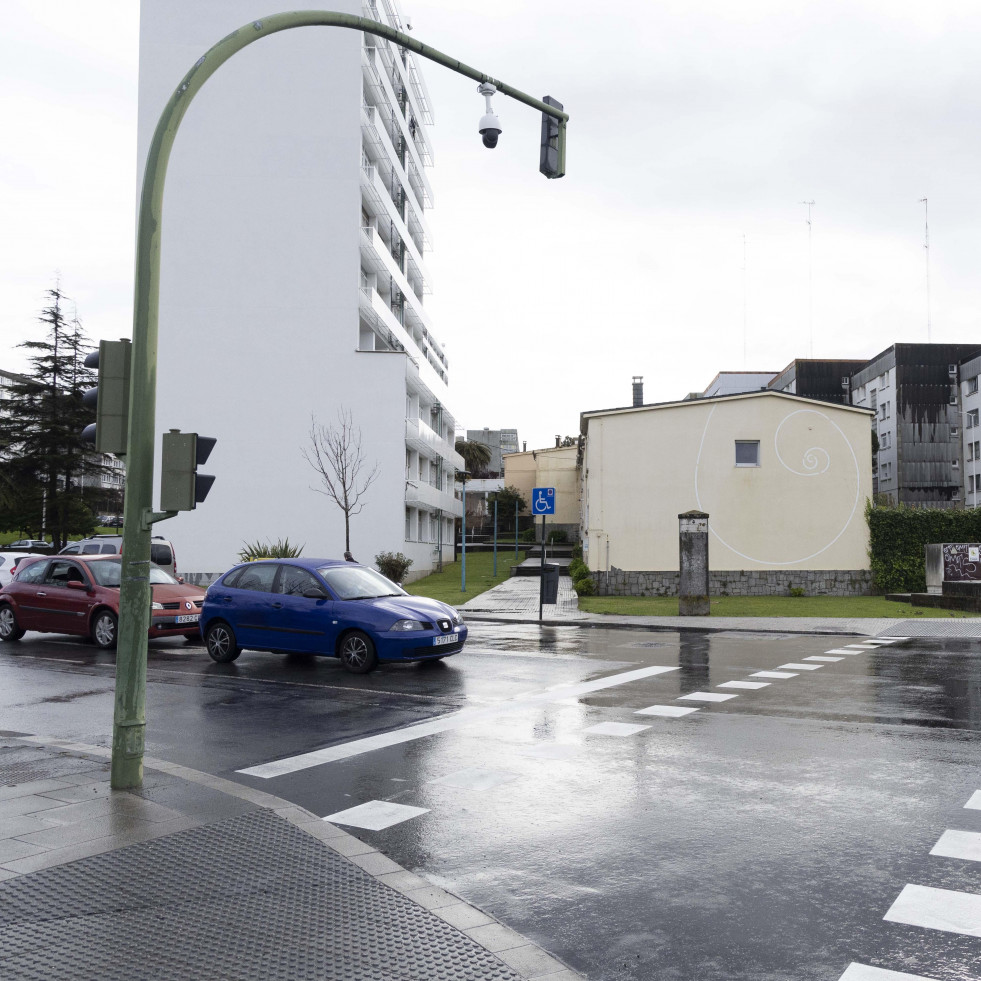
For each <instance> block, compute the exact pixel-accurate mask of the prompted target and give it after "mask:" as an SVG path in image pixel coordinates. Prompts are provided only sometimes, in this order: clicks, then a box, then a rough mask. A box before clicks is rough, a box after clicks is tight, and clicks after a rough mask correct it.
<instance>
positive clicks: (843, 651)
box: [824, 647, 861, 657]
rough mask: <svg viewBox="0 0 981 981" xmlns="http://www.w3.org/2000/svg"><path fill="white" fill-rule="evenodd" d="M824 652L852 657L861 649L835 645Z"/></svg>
mask: <svg viewBox="0 0 981 981" xmlns="http://www.w3.org/2000/svg"><path fill="white" fill-rule="evenodd" d="M824 653H825V654H848V655H849V656H850V657H854V656H855V655H856V654H860V653H861V651H850V650H848V649H847V648H845V647H835V648H833V649H832V650H830V651H825V652H824Z"/></svg>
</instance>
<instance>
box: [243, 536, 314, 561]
mask: <svg viewBox="0 0 981 981" xmlns="http://www.w3.org/2000/svg"><path fill="white" fill-rule="evenodd" d="M303 549H304V546H303V545H300V546H296V545H290V540H289V539H288V538H281V539H279V540H278V541H277V542H276V544H275V545H274V544H273V543H272V542H258V541H257V542H242V548H241V549H240V550H239V553H238V557H239V559H241V561H243V562H256V561H258V560H259V559H296V558H299V557H300V555H301V554H302V552H303Z"/></svg>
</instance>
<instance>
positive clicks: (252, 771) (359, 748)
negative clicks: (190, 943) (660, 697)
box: [237, 665, 678, 780]
mask: <svg viewBox="0 0 981 981" xmlns="http://www.w3.org/2000/svg"><path fill="white" fill-rule="evenodd" d="M677 670H678V666H677V665H673V666H671V667H668V666H663V665H655V666H652V667H647V668H638V669H637V670H635V671H624V672H622V673H621V674H614V675H607V676H606V677H605V678H597V679H595V680H594V681H584V682H581V683H579V684H575V685H556V686H555V687H554V688H550V689H547V690H545V691H540V692H533V693H529V694H527V695H524V696H522V697H521V698H512V699H509V700H508V701H506V702H499V703H497V704H495V705H487V706H481V707H480V708H467V709H463V710H461V711H459V712H452V713H450V714H449V715H444V716H440V717H439V718H436V719H431V720H429V721H428V722H420V723H418V724H416V725H412V726H407V727H405V728H402V729H396V730H394V731H393V732H383V733H379V734H378V735H376V736H367V737H365V738H364V739H354V740H352V741H351V742H347V743H340V744H339V745H336V746H327V747H325V748H324V749H317V750H314V751H313V752H311V753H301V754H300V755H298V756H290V757H287V758H285V759H282V760H273V761H272V762H270V763H262V764H260V765H258V766H250V767H247V768H246V769H243V770H238V771H237V772H238V773H242V774H244V775H246V776H250V777H261V778H262V779H264V780H268V779H269V778H271V777H279V776H283V775H284V774H287V773H295V772H296V771H297V770H305V769H307V768H308V767H311V766H320V765H321V764H322V763H333V762H335V761H337V760H346V759H350V758H351V757H352V756H360V755H361V754H362V753H370V752H372V751H373V750H376V749H385V748H387V747H389V746H397V745H399V744H400V743H407V742H412V741H413V740H416V739H423V738H425V737H426V736H433V735H435V734H437V733H440V732H449V731H450V730H453V729H462V728H464V727H465V726H470V725H474V724H476V723H480V722H486V721H488V720H490V719H494V718H496V717H498V716H501V715H508V714H510V713H512V712H520V711H523V710H525V709H527V708H529V707H531V706H535V705H545V704H550V703H553V702H560V701H562V700H563V699H565V698H576V697H578V696H580V695H586V694H588V693H589V692H594V691H602V690H603V689H605V688H615V687H617V686H618V685H626V684H629V683H630V682H632V681H640V680H642V679H645V678H652V677H654V676H655V675H659V674H664V673H666V672H668V671H677Z"/></svg>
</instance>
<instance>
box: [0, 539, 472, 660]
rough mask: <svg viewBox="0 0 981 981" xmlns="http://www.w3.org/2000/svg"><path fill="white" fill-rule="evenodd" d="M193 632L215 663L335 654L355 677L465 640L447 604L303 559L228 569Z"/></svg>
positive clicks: (355, 568)
mask: <svg viewBox="0 0 981 981" xmlns="http://www.w3.org/2000/svg"><path fill="white" fill-rule="evenodd" d="M0 595H2V594H0ZM201 633H202V636H203V637H204V640H205V644H206V645H207V648H208V653H209V654H210V655H211V657H212V659H213V660H215V661H218V662H220V663H224V662H228V661H234V660H235V659H236V658H237V657H238V656H239V654H240V653H241V651H242V648H249V649H250V650H256V651H276V652H294V651H296V652H304V653H309V654H323V655H326V656H328V657H337V658H340V661H341V664H343V665H344V667H345V668H347V670H348V671H352V672H354V673H355V674H365V673H367V672H368V671H371V670H373V669H374V668H375V667H376V666H377V664H378V662H379V661H431V660H438V659H440V658H444V657H448V656H449V655H451V654H456V653H458V652H459V651H461V650H462V649H463V645H464V643H465V642H466V639H467V628H466V626H465V625H464V623H463V617H462V616H461V615H460V614H459V612H457V611H456V610H454V609H453V607H452V606H447V605H446V604H445V603H440V602H439V601H438V600H433V599H428V598H426V597H423V596H410V595H409V594H408V593H407V592H405V590H404V589H402V588H401V587H399V586H396V585H395V583H393V582H391V581H390V580H388V579H386V578H385V577H384V576H383V575H381V573H379V572H376V571H375V570H374V569H369V568H367V567H366V566H363V565H358V564H357V563H352V562H345V561H341V560H336V559H306V558H303V559H299V558H297V559H270V560H268V561H259V562H246V563H244V564H243V565H238V566H236V567H235V568H234V569H230V570H229V571H228V572H226V573H225V574H224V575H223V576H221V577H220V578H219V579H217V580H216V581H215V582H213V583H212V584H211V585H210V586H209V587H208V592H207V595H206V597H205V600H204V607H203V609H202V611H201Z"/></svg>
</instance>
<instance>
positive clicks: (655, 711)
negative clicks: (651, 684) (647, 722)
mask: <svg viewBox="0 0 981 981" xmlns="http://www.w3.org/2000/svg"><path fill="white" fill-rule="evenodd" d="M700 711H701V709H697V708H685V706H684V705H648V706H647V708H645V709H638V710H637V711H636V712H634V715H663V716H665V717H666V718H669V719H679V718H681V716H683V715H691V714H692V712H700Z"/></svg>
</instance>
